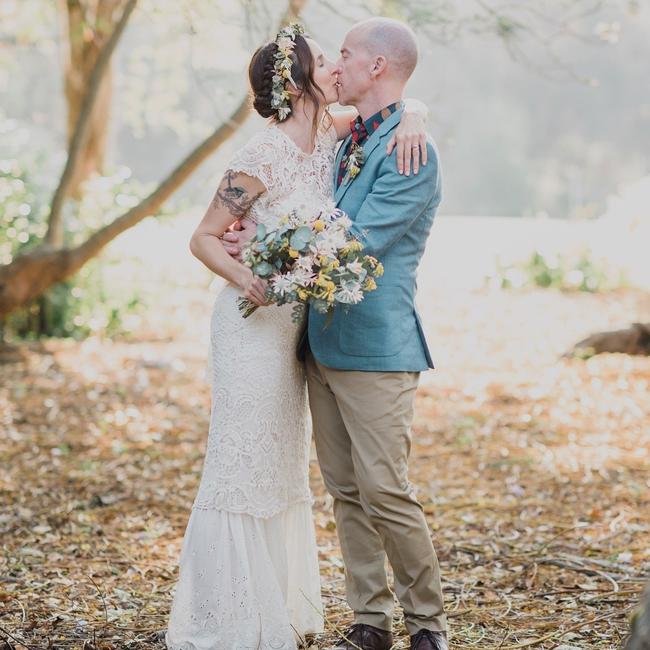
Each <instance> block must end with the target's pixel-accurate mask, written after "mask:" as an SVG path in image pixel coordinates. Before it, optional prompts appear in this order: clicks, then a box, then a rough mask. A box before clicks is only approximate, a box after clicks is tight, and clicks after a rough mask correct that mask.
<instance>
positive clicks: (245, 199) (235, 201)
mask: <svg viewBox="0 0 650 650" xmlns="http://www.w3.org/2000/svg"><path fill="white" fill-rule="evenodd" d="M236 180H237V174H236V173H235V172H233V171H232V170H230V169H229V170H228V171H227V172H226V174H225V176H224V178H223V180H222V181H221V184H220V185H219V188H218V189H217V193H216V194H215V195H214V199H213V200H212V205H213V206H214V207H215V208H222V207H225V208H227V209H228V210H230V212H231V214H232V215H233V216H234V217H237V218H238V219H241V217H243V216H244V215H245V214H246V213H247V212H248V209H249V208H250V207H251V205H252V204H253V203H254V202H255V200H256V199H257V198H258V197H259V196H260V195H261V194H262V192H258V193H257V194H251V193H250V192H249V191H248V190H247V189H246V188H245V187H242V186H241V185H237V184H236ZM233 181H234V182H235V184H233Z"/></svg>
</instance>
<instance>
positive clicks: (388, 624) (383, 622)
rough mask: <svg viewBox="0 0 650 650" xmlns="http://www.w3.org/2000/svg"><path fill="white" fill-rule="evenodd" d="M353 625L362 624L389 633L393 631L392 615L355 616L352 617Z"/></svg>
mask: <svg viewBox="0 0 650 650" xmlns="http://www.w3.org/2000/svg"><path fill="white" fill-rule="evenodd" d="M354 622H355V623H363V624H364V625H372V626H373V627H378V628H379V629H380V630H386V631H387V632H391V631H392V629H393V615H392V613H391V614H390V615H388V614H380V613H377V614H356V613H355V615H354Z"/></svg>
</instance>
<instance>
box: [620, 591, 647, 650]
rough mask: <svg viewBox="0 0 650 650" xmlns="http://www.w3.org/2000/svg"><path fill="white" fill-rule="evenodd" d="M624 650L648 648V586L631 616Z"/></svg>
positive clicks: (644, 649) (645, 649) (643, 649)
mask: <svg viewBox="0 0 650 650" xmlns="http://www.w3.org/2000/svg"><path fill="white" fill-rule="evenodd" d="M625 650H650V586H647V587H646V588H645V591H644V593H643V596H642V597H641V603H640V605H639V609H638V610H637V611H636V612H635V613H634V615H633V616H632V625H631V627H630V637H629V639H628V640H627V643H626V644H625Z"/></svg>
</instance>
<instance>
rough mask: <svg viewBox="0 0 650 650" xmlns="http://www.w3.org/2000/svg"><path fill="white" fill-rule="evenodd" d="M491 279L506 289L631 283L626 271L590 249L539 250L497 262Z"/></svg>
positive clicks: (587, 287)
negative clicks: (522, 257)
mask: <svg viewBox="0 0 650 650" xmlns="http://www.w3.org/2000/svg"><path fill="white" fill-rule="evenodd" d="M488 281H489V283H490V284H492V285H493V286H494V285H496V286H498V287H500V288H502V289H519V288H530V287H541V288H544V289H560V290H563V291H589V292H599V291H608V290H611V289H615V288H618V287H621V286H625V285H626V284H627V282H626V279H625V277H624V276H623V274H622V273H620V272H617V271H615V270H614V269H612V268H611V267H610V266H609V265H608V264H607V262H605V261H604V260H600V259H596V258H594V257H593V255H592V253H591V251H590V250H589V249H585V250H582V251H580V252H579V253H578V254H574V255H570V254H564V255H555V254H549V253H546V254H545V253H542V252H540V251H535V252H533V253H532V255H531V256H530V257H529V258H528V259H526V260H524V261H522V262H518V263H513V264H507V265H504V264H501V263H497V268H496V272H495V273H494V275H493V276H491V277H489V278H488Z"/></svg>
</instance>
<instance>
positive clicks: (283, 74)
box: [282, 68, 291, 79]
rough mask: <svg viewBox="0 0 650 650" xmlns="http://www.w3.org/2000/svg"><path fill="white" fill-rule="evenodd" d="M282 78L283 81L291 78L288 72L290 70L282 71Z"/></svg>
mask: <svg viewBox="0 0 650 650" xmlns="http://www.w3.org/2000/svg"><path fill="white" fill-rule="evenodd" d="M282 76H283V77H284V78H285V79H288V78H289V77H290V76H291V71H290V70H287V69H286V68H285V69H284V70H283V71H282Z"/></svg>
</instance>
